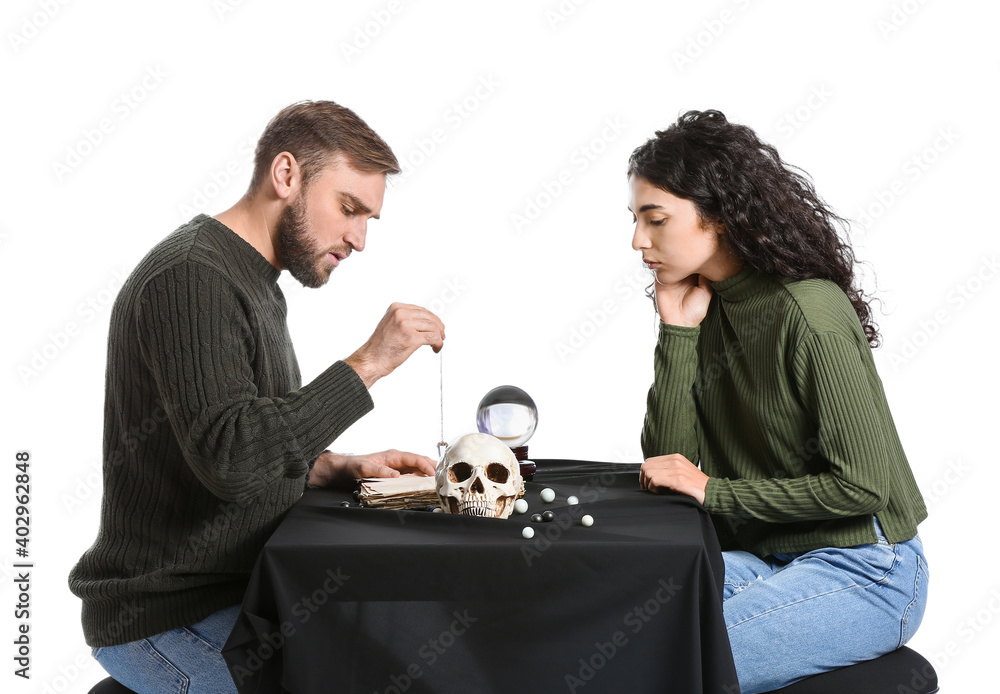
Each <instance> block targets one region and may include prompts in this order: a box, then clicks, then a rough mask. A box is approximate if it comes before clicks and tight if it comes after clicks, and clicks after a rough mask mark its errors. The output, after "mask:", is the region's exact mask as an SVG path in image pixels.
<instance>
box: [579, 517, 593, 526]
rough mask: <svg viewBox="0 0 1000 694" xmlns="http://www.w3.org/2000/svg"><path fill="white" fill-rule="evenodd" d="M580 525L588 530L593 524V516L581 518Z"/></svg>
mask: <svg viewBox="0 0 1000 694" xmlns="http://www.w3.org/2000/svg"><path fill="white" fill-rule="evenodd" d="M580 524H581V525H582V526H583V527H585V528H589V527H590V526H592V525H593V524H594V517H593V516H584V517H583V518H581V519H580Z"/></svg>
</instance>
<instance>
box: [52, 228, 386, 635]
mask: <svg viewBox="0 0 1000 694" xmlns="http://www.w3.org/2000/svg"><path fill="white" fill-rule="evenodd" d="M279 275H280V271H279V270H277V269H276V268H275V267H274V266H272V265H271V264H270V263H269V262H268V261H267V260H266V259H265V258H264V256H262V255H261V254H260V253H259V252H258V251H257V250H255V249H254V248H253V247H252V246H251V245H250V244H248V243H247V242H246V241H244V240H243V239H242V238H240V237H239V236H238V235H237V234H236V233H235V232H233V231H232V230H230V229H229V228H227V227H226V226H224V225H223V224H222V223H220V222H218V221H217V220H215V219H213V218H211V217H207V216H205V215H199V216H198V217H196V218H195V219H194V220H192V221H191V222H190V223H188V224H186V225H184V226H182V227H180V228H179V229H178V230H177V231H175V232H174V233H173V234H171V235H169V236H168V237H167V238H166V239H164V240H163V241H162V242H160V243H159V244H158V245H157V246H156V247H155V248H153V249H152V250H151V251H150V252H149V254H148V255H147V256H146V257H145V258H144V259H143V260H142V261H141V262H140V263H139V265H138V266H137V267H136V268H135V270H134V271H133V272H132V274H131V276H130V277H129V278H128V280H127V281H126V282H125V284H124V286H123V287H122V290H121V292H120V293H119V295H118V297H117V299H116V300H115V304H114V308H113V309H112V313H111V326H110V332H109V335H108V362H107V371H106V374H105V380H106V385H105V400H104V496H103V499H102V503H101V524H100V529H99V531H98V534H97V539H96V540H95V542H94V544H93V546H91V547H90V549H88V550H87V551H86V552H85V553H84V555H83V557H82V558H81V559H80V561H79V563H78V564H77V565H76V566H75V567H74V568H73V570H72V572H71V573H70V577H69V584H70V588H71V590H72V591H73V592H74V593H75V594H76V595H78V596H79V597H80V598H82V599H83V629H84V635H85V637H86V640H87V643H88V644H90V645H91V646H111V645H117V644H121V643H126V642H128V641H134V640H136V639H140V638H145V637H148V636H151V635H153V634H157V633H160V632H163V631H167V630H169V629H174V628H177V627H180V626H183V625H186V624H191V623H194V622H197V621H200V620H201V619H203V618H204V617H206V616H208V615H209V614H211V613H212V612H214V611H216V610H219V609H221V608H223V607H225V606H227V605H232V604H234V603H238V602H240V601H241V600H242V599H243V593H244V591H245V589H246V586H247V582H248V580H249V576H250V571H251V569H252V568H253V565H254V562H255V560H256V558H257V555H258V553H259V552H260V550H261V548H262V547H263V545H264V542H265V541H266V540H267V538H268V537H269V536H270V535H271V533H272V532H273V530H274V528H275V527H276V526H277V524H278V522H279V521H280V520H281V518H282V516H283V515H284V513H285V512H286V511H287V510H288V509H289V508H290V507H291V506H292V505H293V504H294V503H295V501H296V500H297V499H298V498H299V497H300V496H301V495H302V491H303V489H304V487H305V477H306V474H307V472H308V469H309V467H310V465H311V464H312V463H313V462H314V461H315V459H316V457H317V456H318V455H319V454H320V453H322V452H323V450H324V449H325V448H326V447H327V446H329V445H330V443H331V442H332V441H333V440H334V439H335V438H337V436H339V435H340V434H341V433H342V432H343V431H344V430H345V429H347V428H348V427H349V426H350V425H351V424H352V423H353V422H355V421H356V420H357V419H358V418H359V417H361V416H362V415H363V414H365V413H366V412H368V411H369V410H370V409H371V408H372V401H371V397H370V396H369V394H368V390H367V389H366V388H365V385H364V383H363V382H362V381H361V379H360V378H359V377H358V376H357V374H356V373H355V372H354V371H353V370H352V369H351V368H350V367H349V366H347V365H346V364H345V363H344V362H342V361H338V362H335V363H334V364H333V365H331V366H330V367H329V368H328V369H326V370H325V371H324V372H323V373H321V374H320V375H319V376H317V377H316V379H315V380H313V381H312V382H311V383H309V384H308V385H306V386H304V387H303V386H302V382H301V376H300V374H299V367H298V363H297V361H296V358H295V352H294V350H293V349H292V342H291V339H290V337H289V334H288V328H287V326H286V321H285V316H286V307H285V299H284V296H283V295H282V292H281V289H280V288H279V287H278V284H277V279H278V276H279Z"/></svg>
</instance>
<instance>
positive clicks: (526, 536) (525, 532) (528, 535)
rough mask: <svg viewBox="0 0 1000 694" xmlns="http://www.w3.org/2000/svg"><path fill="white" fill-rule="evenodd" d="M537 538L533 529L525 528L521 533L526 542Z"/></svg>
mask: <svg viewBox="0 0 1000 694" xmlns="http://www.w3.org/2000/svg"><path fill="white" fill-rule="evenodd" d="M534 536H535V531H534V530H533V529H532V528H525V529H524V530H522V531H521V537H523V538H524V539H525V540H530V539H531V538H533V537H534Z"/></svg>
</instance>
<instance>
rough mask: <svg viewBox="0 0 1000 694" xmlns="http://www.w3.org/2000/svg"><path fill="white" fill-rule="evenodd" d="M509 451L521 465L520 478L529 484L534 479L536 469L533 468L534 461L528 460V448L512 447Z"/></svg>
mask: <svg viewBox="0 0 1000 694" xmlns="http://www.w3.org/2000/svg"><path fill="white" fill-rule="evenodd" d="M510 450H511V451H513V452H514V457H515V458H517V462H518V463H520V464H521V477H522V478H523V479H524V481H525V482H530V481H531V480H533V479H535V473H536V472H537V471H538V468H537V467H536V466H535V461H533V460H528V447H527V446H514V447H513V448H511V449H510Z"/></svg>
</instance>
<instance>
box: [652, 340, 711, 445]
mask: <svg viewBox="0 0 1000 694" xmlns="http://www.w3.org/2000/svg"><path fill="white" fill-rule="evenodd" d="M700 332H701V328H700V327H694V328H688V327H684V326H680V325H670V324H668V323H664V322H662V321H661V322H660V335H659V339H658V341H657V343H656V349H655V351H654V353H653V369H654V372H655V373H656V380H655V382H654V383H653V385H652V386H651V387H650V389H649V394H648V395H647V396H646V419H645V421H644V422H643V427H642V439H641V445H642V454H643V457H645V458H650V457H653V456H656V455H661V453H660V451H669V452H670V453H680V454H681V455H683V456H684V457H685V458H687V459H688V460H690V461H691V462H693V463H695V464H696V465H697V463H698V459H699V456H698V413H697V411H696V410H695V402H694V392H693V388H694V383H695V379H697V377H698V335H699V333H700Z"/></svg>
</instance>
